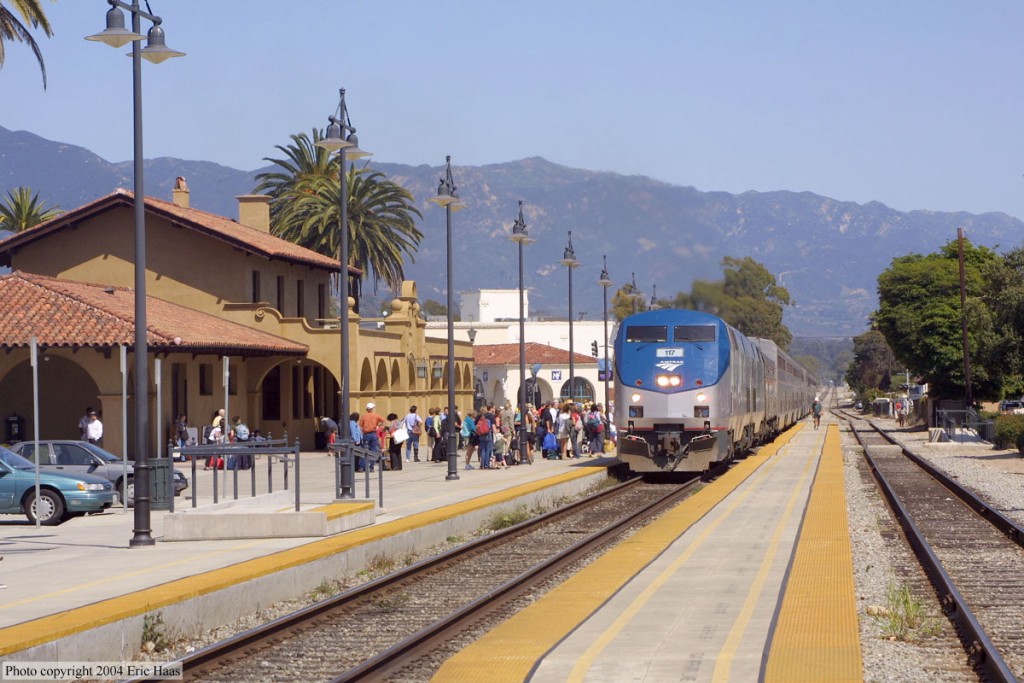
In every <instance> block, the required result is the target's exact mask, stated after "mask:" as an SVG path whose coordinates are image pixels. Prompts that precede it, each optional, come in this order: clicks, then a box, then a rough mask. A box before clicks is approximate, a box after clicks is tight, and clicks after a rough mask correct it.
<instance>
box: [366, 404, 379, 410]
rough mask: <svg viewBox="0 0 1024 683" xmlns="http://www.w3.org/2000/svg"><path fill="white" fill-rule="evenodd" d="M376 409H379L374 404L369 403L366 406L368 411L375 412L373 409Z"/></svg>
mask: <svg viewBox="0 0 1024 683" xmlns="http://www.w3.org/2000/svg"><path fill="white" fill-rule="evenodd" d="M376 407H377V406H375V405H374V404H372V403H367V404H366V409H367V410H373V409H374V408H376Z"/></svg>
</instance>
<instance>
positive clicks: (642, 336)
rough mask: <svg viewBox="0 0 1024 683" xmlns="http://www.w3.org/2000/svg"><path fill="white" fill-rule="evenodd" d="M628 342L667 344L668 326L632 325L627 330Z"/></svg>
mask: <svg viewBox="0 0 1024 683" xmlns="http://www.w3.org/2000/svg"><path fill="white" fill-rule="evenodd" d="M626 341H628V342H666V341H668V325H630V326H629V327H627V328H626Z"/></svg>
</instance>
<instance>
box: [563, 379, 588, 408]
mask: <svg viewBox="0 0 1024 683" xmlns="http://www.w3.org/2000/svg"><path fill="white" fill-rule="evenodd" d="M572 381H573V382H574V383H575V386H574V387H570V386H569V382H568V381H566V382H565V383H564V384H562V388H561V390H560V391H559V394H558V395H559V397H560V398H561V400H562V401H570V400H572V401H576V402H577V403H584V402H586V401H593V400H594V385H593V384H591V383H590V382H588V381H587V380H586V379H584V378H583V377H574V378H573V380H572Z"/></svg>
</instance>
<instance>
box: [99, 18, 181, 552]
mask: <svg viewBox="0 0 1024 683" xmlns="http://www.w3.org/2000/svg"><path fill="white" fill-rule="evenodd" d="M107 4H109V5H110V9H109V10H108V11H107V28H106V29H105V30H104V31H103V32H102V33H97V34H95V35H91V36H86V40H97V41H100V42H102V43H106V44H107V45H110V46H111V47H124V46H125V45H127V44H128V43H131V44H132V113H133V124H134V125H133V127H134V129H135V139H134V143H135V145H134V153H133V156H132V163H133V165H134V167H135V189H134V193H135V449H134V450H135V453H134V455H135V529H134V530H133V535H132V539H131V541H129V543H128V544H129V546H131V547H140V546H150V545H153V544H155V543H156V541H155V540H154V539H153V535H152V529H151V528H150V511H151V506H150V503H151V495H150V481H151V476H150V475H151V473H152V470H153V466H152V465H151V464H150V462H149V445H150V444H149V440H150V439H149V433H148V432H149V344H148V340H147V337H146V328H147V323H146V190H145V183H144V182H143V173H142V164H143V161H144V159H143V156H142V58H143V57H145V58H146V60H147V61H149V62H153V63H154V64H159V63H160V62H163V61H164V60H167V59H170V58H171V57H184V56H185V53H184V52H178V51H177V50H171V49H170V48H168V47H167V44H166V42H165V40H164V30H163V29H162V28H160V24H161V23H162V20H161V19H160V17H158V16H156V15H154V14H150V13H149V12H143V11H142V9H141V8H140V7H139V0H132V2H131V3H127V2H121V1H120V0H107ZM146 7H147V8H148V7H149V4H148V2H147V4H146ZM118 8H120V9H118ZM121 9H126V10H128V11H129V12H131V13H132V30H131V31H129V30H127V29H126V28H125V23H124V12H122V11H121ZM142 17H145V18H146V19H148V20H149V21H151V22H153V26H152V27H150V29H149V32H148V34H147V36H145V37H146V38H147V44H146V47H145V48H140V47H139V41H140V40H142V39H143V37H144V36H143V35H142V34H141V33H139V31H140V29H141V18H142ZM127 455H128V444H125V456H127Z"/></svg>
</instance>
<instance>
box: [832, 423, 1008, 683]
mask: <svg viewBox="0 0 1024 683" xmlns="http://www.w3.org/2000/svg"><path fill="white" fill-rule="evenodd" d="M847 417H848V418H849V417H850V416H847ZM850 425H851V428H852V431H853V433H854V435H855V436H856V438H857V440H858V441H859V442H860V443H861V445H862V446H863V447H864V455H865V458H866V459H867V461H868V464H869V466H870V467H871V470H872V474H873V475H874V478H875V480H876V482H877V483H878V486H879V488H880V489H881V491H882V493H883V495H884V496H885V497H886V499H887V500H888V502H889V505H890V507H891V509H892V510H893V512H894V514H895V515H896V518H897V521H898V522H899V524H900V526H901V527H902V529H903V532H904V534H905V536H906V538H907V541H908V542H909V544H910V545H911V547H912V549H913V550H914V553H915V555H916V556H917V558H918V561H919V562H920V563H921V566H922V568H923V569H924V571H925V572H926V573H927V575H928V577H929V580H930V581H931V583H932V585H933V587H934V588H935V591H936V594H937V597H938V599H939V603H940V606H941V607H942V609H943V611H944V612H945V614H946V616H947V617H948V618H949V619H950V620H951V621H952V622H953V623H954V625H955V626H956V628H957V630H958V633H959V636H960V639H961V641H962V642H963V643H964V646H965V649H966V650H967V654H968V657H969V659H970V661H971V662H972V664H973V665H974V666H975V669H976V670H977V671H978V672H979V674H980V675H981V676H982V678H984V679H985V680H991V681H1016V680H1018V678H1020V677H1022V676H1024V610H1022V609H1021V605H1022V604H1024V550H1022V547H1021V546H1022V545H1024V529H1022V528H1021V527H1020V526H1019V525H1017V524H1016V523H1015V522H1013V521H1012V520H1010V519H1008V518H1006V517H1005V516H1004V515H1002V514H1001V513H999V512H998V511H997V510H994V509H993V508H992V507H991V506H990V505H988V504H987V503H986V502H985V501H983V500H981V499H980V498H979V497H977V496H976V495H975V494H974V493H973V492H971V491H968V490H966V489H964V488H963V487H961V486H959V485H958V484H957V483H956V482H955V481H952V480H951V479H949V478H948V477H946V476H945V475H944V474H943V473H942V472H940V471H938V470H937V469H935V468H934V467H932V466H931V465H930V464H928V463H927V462H925V461H924V460H922V459H921V458H918V457H917V456H915V455H913V454H912V453H910V452H909V451H907V450H906V449H904V448H903V447H902V446H900V445H898V444H896V443H895V442H894V441H892V440H891V439H889V438H888V436H887V435H885V434H884V433H883V432H882V431H880V430H879V429H877V428H876V427H875V426H874V425H871V424H869V423H867V422H865V421H860V420H857V419H856V418H851V422H850Z"/></svg>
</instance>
